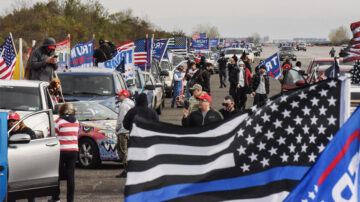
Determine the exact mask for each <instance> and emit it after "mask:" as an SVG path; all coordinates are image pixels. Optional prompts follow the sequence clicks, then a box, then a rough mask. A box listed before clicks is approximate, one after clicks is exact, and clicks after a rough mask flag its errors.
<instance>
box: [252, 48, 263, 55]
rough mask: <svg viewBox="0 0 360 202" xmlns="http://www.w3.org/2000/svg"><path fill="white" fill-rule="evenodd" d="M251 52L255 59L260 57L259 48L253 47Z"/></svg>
mask: <svg viewBox="0 0 360 202" xmlns="http://www.w3.org/2000/svg"><path fill="white" fill-rule="evenodd" d="M252 52H253V53H254V55H255V56H257V57H260V55H261V50H260V48H259V47H257V46H255V47H254V48H253V49H252Z"/></svg>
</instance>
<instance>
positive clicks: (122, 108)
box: [116, 89, 135, 177]
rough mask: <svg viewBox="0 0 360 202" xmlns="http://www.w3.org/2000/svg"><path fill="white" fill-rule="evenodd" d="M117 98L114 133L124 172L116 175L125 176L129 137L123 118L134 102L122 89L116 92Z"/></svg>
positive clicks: (127, 92)
mask: <svg viewBox="0 0 360 202" xmlns="http://www.w3.org/2000/svg"><path fill="white" fill-rule="evenodd" d="M116 94H117V95H118V100H119V103H120V104H119V113H118V118H117V123H116V135H117V138H118V147H117V148H118V155H119V157H120V159H121V162H122V163H123V167H124V172H123V173H121V174H120V175H117V176H116V177H125V176H126V169H127V158H126V157H127V141H128V139H129V137H130V136H129V131H128V130H126V129H125V128H124V125H123V120H124V117H125V115H126V114H127V113H128V111H129V110H130V109H131V108H133V107H134V106H135V104H134V102H133V101H132V100H130V99H129V97H130V93H129V91H127V90H125V89H122V90H121V91H120V92H118V93H116Z"/></svg>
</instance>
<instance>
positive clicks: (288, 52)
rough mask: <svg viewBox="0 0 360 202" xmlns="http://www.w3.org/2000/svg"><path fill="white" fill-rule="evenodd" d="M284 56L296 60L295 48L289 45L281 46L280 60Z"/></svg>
mask: <svg viewBox="0 0 360 202" xmlns="http://www.w3.org/2000/svg"><path fill="white" fill-rule="evenodd" d="M286 57H289V58H290V59H292V60H293V61H296V55H295V49H294V47H291V46H282V47H281V48H280V51H279V58H280V61H283V60H284V59H285V58H286Z"/></svg>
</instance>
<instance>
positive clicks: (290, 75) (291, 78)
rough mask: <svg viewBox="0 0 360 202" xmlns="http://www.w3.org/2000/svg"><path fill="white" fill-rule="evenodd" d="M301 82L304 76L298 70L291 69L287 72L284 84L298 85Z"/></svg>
mask: <svg viewBox="0 0 360 202" xmlns="http://www.w3.org/2000/svg"><path fill="white" fill-rule="evenodd" d="M300 80H304V79H303V77H302V75H301V74H300V73H299V72H298V71H296V70H293V69H289V70H288V71H287V72H286V75H285V79H284V84H285V85H296V82H297V81H300Z"/></svg>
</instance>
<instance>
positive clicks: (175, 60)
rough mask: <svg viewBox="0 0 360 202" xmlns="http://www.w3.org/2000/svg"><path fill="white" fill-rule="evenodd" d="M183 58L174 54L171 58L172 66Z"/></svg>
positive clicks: (176, 64)
mask: <svg viewBox="0 0 360 202" xmlns="http://www.w3.org/2000/svg"><path fill="white" fill-rule="evenodd" d="M184 60H185V58H184V57H182V56H179V55H174V56H173V60H172V65H173V66H174V67H176V66H178V65H179V64H180V63H181V62H182V61H184Z"/></svg>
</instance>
